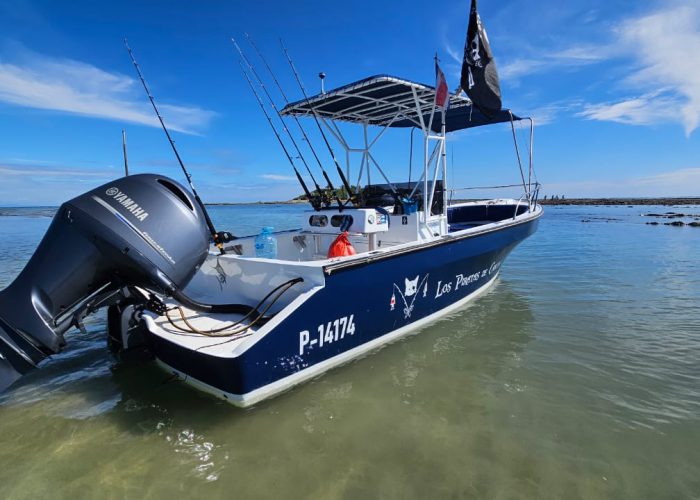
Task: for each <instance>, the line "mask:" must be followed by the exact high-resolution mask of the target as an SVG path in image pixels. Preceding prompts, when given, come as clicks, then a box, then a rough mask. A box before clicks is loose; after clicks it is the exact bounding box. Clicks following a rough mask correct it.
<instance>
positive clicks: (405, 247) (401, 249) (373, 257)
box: [322, 205, 544, 276]
mask: <svg viewBox="0 0 700 500" xmlns="http://www.w3.org/2000/svg"><path fill="white" fill-rule="evenodd" d="M455 206H456V205H455ZM543 213H544V209H543V208H542V206H541V205H537V206H536V207H535V209H534V210H533V211H531V212H526V213H524V214H520V215H518V216H516V217H514V218H512V219H502V220H500V221H494V222H493V223H491V224H484V225H483V226H479V227H475V228H469V229H462V230H460V231H456V232H454V233H448V234H445V235H442V236H439V237H436V238H435V239H434V240H430V241H424V242H421V241H415V242H410V243H407V244H402V245H397V246H396V247H390V248H389V249H388V250H375V251H373V252H369V253H368V255H362V256H361V258H355V259H352V260H344V261H339V262H331V263H330V264H324V265H323V266H322V267H323V272H324V274H326V275H328V276H330V275H331V274H333V273H336V272H342V271H347V270H349V269H352V268H354V267H358V266H363V265H367V264H370V263H372V262H375V261H379V260H383V259H390V258H394V257H398V256H400V255H403V254H406V253H412V252H418V251H421V250H427V249H429V248H433V247H436V246H440V245H444V244H447V243H452V242H455V241H461V240H465V239H469V238H473V237H476V236H481V235H484V234H488V233H493V232H496V231H500V230H502V229H505V228H509V227H514V226H518V225H521V224H526V223H528V222H531V221H533V220H537V219H539V218H540V217H541V216H542V214H543Z"/></svg>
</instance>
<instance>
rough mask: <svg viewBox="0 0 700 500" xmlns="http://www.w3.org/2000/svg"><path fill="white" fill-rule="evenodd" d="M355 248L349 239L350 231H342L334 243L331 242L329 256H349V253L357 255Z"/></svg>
mask: <svg viewBox="0 0 700 500" xmlns="http://www.w3.org/2000/svg"><path fill="white" fill-rule="evenodd" d="M355 253H356V252H355V249H354V248H353V247H352V244H351V243H350V240H348V232H347V231H345V232H342V233H340V234H339V235H338V237H337V238H336V239H335V241H334V242H333V243H331V246H330V248H329V249H328V258H329V259H331V258H333V257H347V256H348V255H355Z"/></svg>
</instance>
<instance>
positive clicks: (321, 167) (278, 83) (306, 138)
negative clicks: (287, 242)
mask: <svg viewBox="0 0 700 500" xmlns="http://www.w3.org/2000/svg"><path fill="white" fill-rule="evenodd" d="M245 37H246V39H247V40H248V43H250V45H251V46H252V47H253V49H255V52H256V53H257V54H258V57H259V58H260V59H261V60H262V62H263V64H265V67H266V68H267V71H268V73H270V76H271V77H272V80H273V81H274V82H275V85H277V88H278V89H279V91H280V94H282V98H283V99H284V102H285V104H289V99H287V95H286V94H285V93H284V89H282V85H280V82H279V81H278V80H277V77H276V76H275V73H274V72H273V71H272V68H271V67H270V65H269V64H268V63H267V59H265V57H264V56H263V54H262V52H261V51H260V49H259V48H258V46H257V45H256V44H255V42H254V41H253V39H252V37H251V36H250V35H249V34H248V33H245ZM292 117H293V118H294V121H295V122H296V124H297V126H298V127H299V131H300V132H301V135H302V136H303V138H304V140H305V141H306V144H308V146H309V149H310V150H311V153H312V154H313V155H314V158H315V159H316V163H318V167H319V168H320V169H321V172H322V174H323V177H324V178H325V179H326V182H327V183H328V186H329V187H330V188H331V189H333V191H334V192H335V189H334V188H333V183H332V182H331V180H330V179H329V178H328V173H327V172H326V169H324V168H323V163H321V159H320V158H319V157H318V155H317V154H316V150H315V149H314V147H313V145H312V144H311V141H310V140H309V136H308V135H306V131H305V130H304V127H303V126H302V125H301V121H299V117H298V116H297V115H295V114H293V115H292ZM309 173H310V172H309ZM312 178H313V176H312ZM339 203H340V201H339Z"/></svg>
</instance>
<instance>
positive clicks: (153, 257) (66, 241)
mask: <svg viewBox="0 0 700 500" xmlns="http://www.w3.org/2000/svg"><path fill="white" fill-rule="evenodd" d="M209 243H210V237H209V231H208V229H207V226H206V223H205V219H204V215H203V213H202V211H201V209H200V207H199V206H198V205H197V204H196V203H195V202H194V199H193V196H192V195H191V194H190V193H189V192H188V191H187V190H185V189H184V188H183V187H182V186H180V185H179V184H178V183H176V182H175V181H173V180H171V179H168V178H167V177H163V176H157V175H150V174H143V175H133V176H129V177H123V178H121V179H117V180H115V181H112V182H110V183H108V184H105V185H103V186H100V187H98V188H96V189H93V190H92V191H89V192H87V193H85V194H83V195H81V196H78V197H77V198H74V199H72V200H70V201H68V202H66V203H64V204H63V205H61V207H60V208H59V209H58V211H57V212H56V215H55V216H54V219H53V221H52V223H51V226H50V227H49V229H48V231H47V232H46V235H44V238H43V239H42V241H41V243H40V244H39V246H38V247H37V249H36V251H35V252H34V255H33V256H32V258H31V259H30V261H29V262H28V263H27V265H26V267H25V268H24V270H23V271H22V272H21V273H20V275H19V276H18V277H17V278H16V279H15V281H14V282H12V283H11V284H10V285H9V286H8V287H7V288H6V289H4V290H2V291H0V391H1V390H3V389H5V388H6V387H7V386H9V385H10V384H12V382H14V381H15V380H16V379H17V378H19V377H20V376H21V375H22V374H24V373H26V372H27V371H29V370H31V369H32V368H34V367H35V366H36V364H37V363H38V362H39V361H41V360H42V359H44V358H46V357H47V356H48V355H50V354H52V353H57V352H59V351H60V350H61V349H62V348H63V346H64V345H65V340H64V337H63V334H64V332H65V331H66V330H67V329H68V328H70V327H71V325H74V324H75V318H77V317H78V315H79V314H80V312H81V310H82V311H83V313H84V310H85V309H86V308H87V305H88V304H91V306H94V305H95V303H96V302H97V303H99V299H98V298H99V297H106V296H109V294H110V293H113V292H116V291H118V290H119V289H121V288H122V287H124V286H127V285H129V286H141V287H145V288H147V289H150V290H154V291H156V292H160V293H164V294H168V295H170V294H172V293H175V292H178V291H179V290H181V289H182V288H184V287H185V286H186V285H187V283H188V282H189V281H190V279H191V278H192V276H193V275H194V274H195V272H196V271H197V269H198V268H199V266H201V264H202V263H203V262H204V259H205V258H206V255H207V252H208V250H209Z"/></svg>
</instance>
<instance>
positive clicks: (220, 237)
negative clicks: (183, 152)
mask: <svg viewBox="0 0 700 500" xmlns="http://www.w3.org/2000/svg"><path fill="white" fill-rule="evenodd" d="M124 46H125V47H126V50H127V51H128V52H129V57H131V62H132V63H134V68H136V73H137V74H138V75H139V80H141V84H142V85H143V89H144V90H145V91H146V95H147V96H148V99H149V100H150V101H151V105H152V106H153V111H155V113H156V116H157V117H158V121H159V122H160V126H161V127H162V129H163V132H165V136H166V137H167V138H168V142H169V143H170V147H171V148H173V153H175V158H177V162H178V163H179V164H180V168H181V169H182V171H183V173H184V174H185V178H186V179H187V183H188V184H189V185H190V189H191V190H192V194H193V195H194V199H195V201H196V202H197V205H199V208H201V209H202V213H203V214H204V221H205V222H206V224H207V227H208V228H209V232H210V233H211V236H212V238H213V240H214V244H215V245H216V247H217V248H218V249H219V252H221V253H222V254H223V253H226V252H224V242H226V241H230V240H231V239H232V238H233V237H232V235H231V234H230V233H226V232H221V233H217V232H216V229H215V228H214V223H213V222H212V221H211V218H210V217H209V212H207V209H206V207H205V206H204V202H202V199H201V198H200V197H199V195H198V194H197V190H196V189H195V188H194V184H192V176H191V175H190V173H189V172H188V171H187V168H185V164H184V163H183V162H182V158H180V153H178V152H177V148H176V147H175V141H173V139H172V137H170V132H168V128H167V127H166V126H165V122H164V121H163V117H162V116H160V113H159V112H158V107H157V106H156V101H155V99H154V98H153V96H152V95H151V91H150V90H148V85H146V80H144V79H143V75H142V74H141V69H140V68H139V65H138V63H137V62H136V59H135V58H134V54H133V53H132V52H131V47H129V44H128V43H127V41H126V38H125V39H124Z"/></svg>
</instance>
